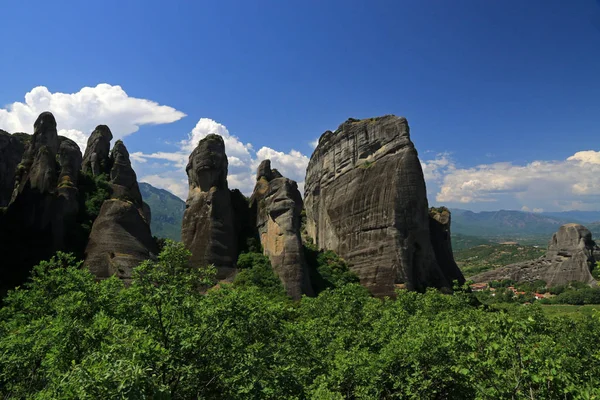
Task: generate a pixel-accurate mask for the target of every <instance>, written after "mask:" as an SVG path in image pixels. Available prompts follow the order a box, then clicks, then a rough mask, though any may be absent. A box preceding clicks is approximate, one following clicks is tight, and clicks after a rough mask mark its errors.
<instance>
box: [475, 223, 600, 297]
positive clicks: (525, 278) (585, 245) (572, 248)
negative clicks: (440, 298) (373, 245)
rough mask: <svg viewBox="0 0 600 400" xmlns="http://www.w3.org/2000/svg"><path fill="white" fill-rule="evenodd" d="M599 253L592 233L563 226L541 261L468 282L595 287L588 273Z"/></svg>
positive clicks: (522, 264) (579, 226)
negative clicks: (509, 281)
mask: <svg viewBox="0 0 600 400" xmlns="http://www.w3.org/2000/svg"><path fill="white" fill-rule="evenodd" d="M598 250H599V249H598V246H597V245H596V243H595V242H594V241H593V239H592V234H591V232H590V231H589V230H588V229H587V228H586V227H585V226H583V225H579V224H565V225H563V226H561V227H560V228H559V230H558V231H557V232H556V233H555V234H554V235H552V239H550V242H549V244H548V249H547V251H546V254H545V255H543V256H542V257H540V258H538V259H536V260H531V261H525V262H520V263H516V264H511V265H507V266H505V267H502V268H498V269H495V270H492V271H486V272H483V273H481V274H478V275H475V276H473V277H471V278H470V279H471V280H473V281H475V282H490V281H494V280H503V279H512V280H514V281H517V282H531V281H535V280H543V281H545V282H546V284H547V285H548V286H549V287H552V286H556V285H563V284H566V283H569V282H571V281H578V282H583V283H586V284H588V285H590V286H595V285H596V284H597V282H596V280H595V279H594V278H593V277H592V274H591V270H592V268H593V266H594V264H595V263H596V261H598V259H597V258H596V255H597V254H598Z"/></svg>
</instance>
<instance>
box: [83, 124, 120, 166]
mask: <svg viewBox="0 0 600 400" xmlns="http://www.w3.org/2000/svg"><path fill="white" fill-rule="evenodd" d="M112 138H113V135H112V132H111V131H110V129H109V128H108V126H106V125H98V126H97V127H96V129H94V131H93V132H92V134H91V135H90V137H89V139H88V142H87V147H86V148H85V155H84V156H83V164H82V167H81V169H82V171H83V172H84V173H87V172H90V173H91V174H92V175H94V176H96V175H100V174H102V173H108V171H110V164H109V161H110V159H109V150H110V141H111V140H112Z"/></svg>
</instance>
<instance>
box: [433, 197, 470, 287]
mask: <svg viewBox="0 0 600 400" xmlns="http://www.w3.org/2000/svg"><path fill="white" fill-rule="evenodd" d="M451 220H452V216H451V213H450V210H448V209H447V208H446V207H439V208H430V209H429V237H430V241H431V245H432V246H433V252H434V253H435V259H436V260H437V262H438V264H439V265H440V268H441V269H442V273H443V274H444V276H445V277H446V280H447V281H448V282H454V281H457V282H458V284H460V285H462V284H463V283H465V277H464V276H463V274H462V272H461V271H460V268H458V265H457V264H456V261H454V254H453V253H452V240H451V233H450V225H451Z"/></svg>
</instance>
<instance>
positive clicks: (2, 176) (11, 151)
mask: <svg viewBox="0 0 600 400" xmlns="http://www.w3.org/2000/svg"><path fill="white" fill-rule="evenodd" d="M24 153H25V144H24V143H23V142H22V141H21V140H19V138H18V137H16V136H13V135H11V134H9V133H7V132H5V131H3V130H0V207H6V206H8V203H9V202H10V198H11V197H12V192H13V189H14V187H15V174H16V172H17V167H18V166H19V163H20V162H21V159H22V158H23V154H24Z"/></svg>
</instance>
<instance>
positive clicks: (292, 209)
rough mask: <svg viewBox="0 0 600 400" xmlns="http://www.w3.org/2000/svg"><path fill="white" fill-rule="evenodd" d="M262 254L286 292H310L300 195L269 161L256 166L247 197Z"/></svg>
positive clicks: (295, 186)
mask: <svg viewBox="0 0 600 400" xmlns="http://www.w3.org/2000/svg"><path fill="white" fill-rule="evenodd" d="M250 204H251V207H252V209H253V210H254V212H255V215H256V227H257V228H258V234H259V237H260V242H261V244H262V246H263V250H264V254H265V255H266V256H268V257H269V260H270V261H271V266H272V267H273V270H274V271H275V274H276V275H277V276H278V277H279V279H280V280H281V282H282V283H283V286H284V288H285V290H286V292H287V294H288V295H289V296H290V297H291V298H293V299H299V298H300V297H301V296H302V294H308V295H311V294H312V288H311V286H310V281H309V273H308V268H307V265H306V261H305V260H304V252H303V249H302V239H301V238H300V213H301V212H302V206H303V204H302V197H301V196H300V192H299V191H298V185H297V184H296V182H294V181H292V180H290V179H287V178H284V177H282V176H281V174H279V173H278V172H277V171H273V170H271V161H270V160H265V161H263V162H262V163H261V164H260V166H259V167H258V172H257V175H256V186H255V187H254V192H253V193H252V197H251V199H250Z"/></svg>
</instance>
